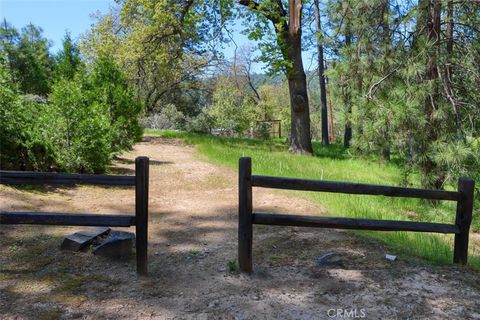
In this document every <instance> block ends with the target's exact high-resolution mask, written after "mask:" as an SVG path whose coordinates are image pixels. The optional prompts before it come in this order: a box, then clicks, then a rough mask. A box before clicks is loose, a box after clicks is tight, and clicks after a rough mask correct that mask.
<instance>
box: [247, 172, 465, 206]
mask: <svg viewBox="0 0 480 320" xmlns="http://www.w3.org/2000/svg"><path fill="white" fill-rule="evenodd" d="M252 185H253V186H254V187H263V188H274V189H287V190H301V191H322V192H334V193H345V194H363V195H381V196H388V197H404V198H421V199H429V200H450V201H458V200H459V199H460V194H459V193H458V192H455V191H443V190H427V189H416V188H402V187H391V186H382V185H374V184H362V183H351V182H337V181H323V180H307V179H294V178H283V177H269V176H252Z"/></svg>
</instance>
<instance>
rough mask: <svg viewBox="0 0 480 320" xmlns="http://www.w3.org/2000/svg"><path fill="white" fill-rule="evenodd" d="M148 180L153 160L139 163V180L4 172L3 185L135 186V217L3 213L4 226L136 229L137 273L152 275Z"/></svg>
mask: <svg viewBox="0 0 480 320" xmlns="http://www.w3.org/2000/svg"><path fill="white" fill-rule="evenodd" d="M148 180H149V159H148V158H147V157H137V158H136V159H135V176H112V175H93V174H67V173H52V172H26V171H8V170H0V184H15V185H22V184H49V185H50V184H52V185H76V184H90V185H107V186H135V215H110V214H90V213H60V212H0V224H1V225H3V224H37V225H56V226H102V227H130V226H135V233H136V235H135V239H136V240H135V241H136V243H135V247H136V259H137V273H138V274H140V275H146V274H147V272H148V258H147V256H148V240H147V238H148Z"/></svg>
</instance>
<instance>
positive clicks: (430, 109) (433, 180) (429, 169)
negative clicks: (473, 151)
mask: <svg viewBox="0 0 480 320" xmlns="http://www.w3.org/2000/svg"><path fill="white" fill-rule="evenodd" d="M441 9H442V4H441V0H429V1H428V4H427V6H426V8H425V10H427V12H426V21H425V22H426V32H427V40H428V45H429V46H431V48H429V52H428V58H427V63H426V73H425V81H428V82H432V83H433V86H432V92H430V93H429V94H428V96H427V97H426V99H425V102H424V104H425V107H424V108H425V116H426V119H427V124H426V128H425V129H426V130H425V137H424V138H423V139H422V143H421V146H420V152H421V154H422V156H423V159H424V160H422V161H421V164H420V165H421V168H422V171H423V175H424V179H423V185H424V186H425V187H427V188H435V189H442V188H443V183H444V180H445V177H444V174H443V173H442V170H441V169H440V168H439V166H438V164H437V163H436V162H435V159H433V157H432V155H431V154H430V152H429V149H430V148H429V146H430V145H431V144H432V143H435V142H436V141H437V140H438V132H437V129H438V125H439V123H438V120H436V119H435V117H434V112H435V109H436V108H437V105H438V101H439V99H440V94H439V86H438V77H439V74H438V66H437V58H438V54H439V46H440V35H441V21H440V17H441Z"/></svg>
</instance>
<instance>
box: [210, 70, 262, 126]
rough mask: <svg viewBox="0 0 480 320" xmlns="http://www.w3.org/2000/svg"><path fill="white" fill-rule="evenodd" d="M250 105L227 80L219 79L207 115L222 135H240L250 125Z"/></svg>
mask: <svg viewBox="0 0 480 320" xmlns="http://www.w3.org/2000/svg"><path fill="white" fill-rule="evenodd" d="M252 108H253V106H252V104H251V102H250V101H249V100H248V99H246V98H245V96H244V95H243V94H242V92H240V90H238V89H237V88H236V87H235V86H234V85H233V84H232V83H229V82H228V80H227V79H219V80H218V82H217V85H216V87H215V91H214V93H213V103H212V106H211V107H210V109H209V111H208V113H209V115H210V116H211V117H212V118H213V119H214V123H215V127H216V128H218V129H220V130H221V131H222V132H223V133H224V134H227V135H230V134H236V135H242V134H243V133H244V132H245V131H246V130H247V129H249V128H250V126H251V124H252V120H253V119H252V115H253V112H252Z"/></svg>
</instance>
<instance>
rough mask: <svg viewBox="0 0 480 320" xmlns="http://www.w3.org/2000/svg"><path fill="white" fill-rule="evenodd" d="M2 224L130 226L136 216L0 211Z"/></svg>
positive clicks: (0, 222)
mask: <svg viewBox="0 0 480 320" xmlns="http://www.w3.org/2000/svg"><path fill="white" fill-rule="evenodd" d="M0 224H41V225H56V226H92V227H95V226H102V227H130V226H134V225H135V216H127V215H113V214H112V215H107V214H101V215H100V214H90V213H59V212H42V213H40V212H0Z"/></svg>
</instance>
